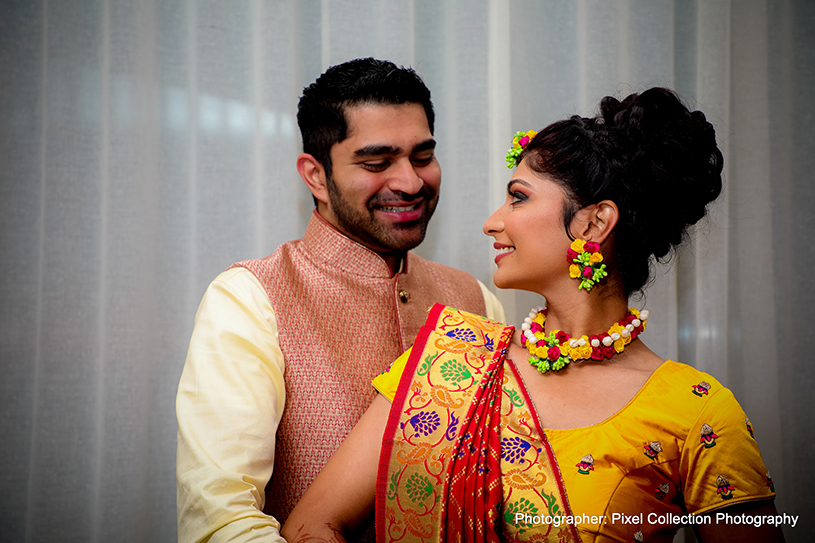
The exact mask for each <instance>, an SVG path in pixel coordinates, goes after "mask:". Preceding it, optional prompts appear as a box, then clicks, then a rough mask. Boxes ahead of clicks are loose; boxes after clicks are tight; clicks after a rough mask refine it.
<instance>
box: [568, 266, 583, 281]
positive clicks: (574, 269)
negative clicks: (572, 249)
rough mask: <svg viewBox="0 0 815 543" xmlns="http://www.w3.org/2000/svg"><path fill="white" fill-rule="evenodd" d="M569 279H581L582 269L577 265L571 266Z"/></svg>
mask: <svg viewBox="0 0 815 543" xmlns="http://www.w3.org/2000/svg"><path fill="white" fill-rule="evenodd" d="M569 277H571V278H572V279H575V278H577V277H580V267H579V266H578V265H577V264H572V265H571V266H569Z"/></svg>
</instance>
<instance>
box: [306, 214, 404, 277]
mask: <svg viewBox="0 0 815 543" xmlns="http://www.w3.org/2000/svg"><path fill="white" fill-rule="evenodd" d="M302 243H303V246H304V247H305V249H306V250H307V251H308V253H309V254H310V255H312V257H313V258H315V259H317V260H320V261H321V262H323V263H324V264H325V265H327V266H332V267H335V268H336V269H338V270H342V271H343V273H348V274H352V275H360V276H364V277H380V278H384V279H391V278H392V277H393V276H392V275H391V269H390V267H389V266H388V264H387V263H386V262H385V260H384V259H383V258H382V257H381V256H379V255H378V254H376V253H375V252H374V251H372V250H370V249H369V248H367V247H365V246H364V245H362V244H360V243H357V242H356V241H354V240H352V239H351V238H349V237H347V236H346V235H345V234H343V233H342V232H340V231H339V230H337V229H336V228H334V226H332V225H331V224H329V223H328V221H326V220H325V219H324V218H322V217H321V216H320V214H319V213H317V210H314V212H313V213H312V214H311V219H310V220H309V222H308V226H307V227H306V232H305V234H303V241H302ZM409 254H410V253H407V254H406V255H405V259H404V260H403V261H402V263H401V265H400V268H399V271H398V272H397V274H396V275H399V274H400V273H407V270H408V267H407V261H408V259H409V256H408V255H409Z"/></svg>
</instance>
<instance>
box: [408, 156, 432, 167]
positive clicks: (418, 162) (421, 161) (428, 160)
mask: <svg viewBox="0 0 815 543" xmlns="http://www.w3.org/2000/svg"><path fill="white" fill-rule="evenodd" d="M410 161H411V162H412V163H413V164H415V165H416V166H427V165H428V164H430V163H431V162H433V155H430V156H429V157H425V158H411V159H410Z"/></svg>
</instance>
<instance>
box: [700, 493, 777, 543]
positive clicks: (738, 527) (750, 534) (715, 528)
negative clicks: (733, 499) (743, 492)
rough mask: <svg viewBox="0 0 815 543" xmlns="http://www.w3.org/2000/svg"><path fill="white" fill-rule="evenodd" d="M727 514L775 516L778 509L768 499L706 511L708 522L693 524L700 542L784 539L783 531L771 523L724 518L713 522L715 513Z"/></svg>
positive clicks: (755, 542)
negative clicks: (755, 522)
mask: <svg viewBox="0 0 815 543" xmlns="http://www.w3.org/2000/svg"><path fill="white" fill-rule="evenodd" d="M717 513H718V514H727V515H731V516H742V515H744V516H756V515H759V516H762V517H766V516H767V515H771V516H773V517H775V516H776V515H778V511H776V509H775V504H774V503H773V502H772V501H770V500H762V501H755V502H745V503H739V504H735V505H731V506H730V507H725V508H724V509H717V510H716V511H712V512H710V513H707V515H709V516H711V517H713V519H714V521H713V522H711V523H710V524H697V525H695V526H694V530H695V531H696V536H697V537H698V539H699V541H700V542H701V543H717V542H722V543H733V542H734V541H750V542H751V543H778V542H783V541H784V533H783V532H782V531H781V528H780V527H777V526H773V525H772V524H764V525H762V526H760V527H756V526H754V525H752V524H734V523H726V522H725V521H724V520H722V521H720V522H718V523H717V522H715V519H716V514H717Z"/></svg>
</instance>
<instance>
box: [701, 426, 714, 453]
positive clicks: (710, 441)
mask: <svg viewBox="0 0 815 543" xmlns="http://www.w3.org/2000/svg"><path fill="white" fill-rule="evenodd" d="M701 434H702V438H701V439H700V440H699V443H701V444H702V445H704V446H705V449H709V448H711V447H715V446H716V438H718V437H719V436H717V435H716V434H715V433H714V432H713V428H712V427H711V426H710V424H703V425H702V430H701Z"/></svg>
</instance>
